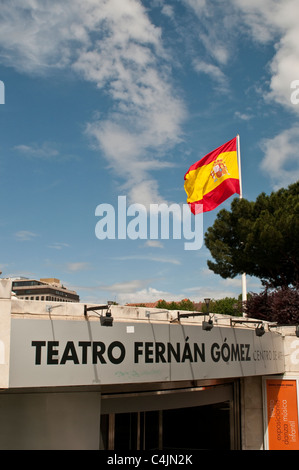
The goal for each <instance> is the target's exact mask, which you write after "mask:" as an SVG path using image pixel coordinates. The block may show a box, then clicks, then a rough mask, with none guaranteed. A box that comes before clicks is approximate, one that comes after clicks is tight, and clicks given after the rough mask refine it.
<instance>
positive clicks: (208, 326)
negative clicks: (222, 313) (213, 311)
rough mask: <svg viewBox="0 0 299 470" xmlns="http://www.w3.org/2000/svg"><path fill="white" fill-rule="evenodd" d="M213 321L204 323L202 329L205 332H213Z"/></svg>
mask: <svg viewBox="0 0 299 470" xmlns="http://www.w3.org/2000/svg"><path fill="white" fill-rule="evenodd" d="M213 326H214V325H213V321H212V320H211V319H210V320H208V321H203V322H202V329H203V330H205V331H211V329H212V328H213Z"/></svg>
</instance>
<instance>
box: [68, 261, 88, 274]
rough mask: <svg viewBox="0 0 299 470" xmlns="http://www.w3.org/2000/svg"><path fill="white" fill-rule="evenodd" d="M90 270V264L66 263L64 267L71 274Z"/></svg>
mask: <svg viewBox="0 0 299 470" xmlns="http://www.w3.org/2000/svg"><path fill="white" fill-rule="evenodd" d="M90 268H91V266H90V263H86V262H73V263H67V265H66V269H67V270H68V271H71V272H77V271H84V270H86V269H90Z"/></svg>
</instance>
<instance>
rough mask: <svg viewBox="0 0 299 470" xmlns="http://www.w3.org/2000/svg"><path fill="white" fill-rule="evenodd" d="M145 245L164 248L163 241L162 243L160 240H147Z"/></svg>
mask: <svg viewBox="0 0 299 470" xmlns="http://www.w3.org/2000/svg"><path fill="white" fill-rule="evenodd" d="M144 246H146V247H149V248H163V243H161V242H160V241H159V240H147V241H146V242H145V244H144Z"/></svg>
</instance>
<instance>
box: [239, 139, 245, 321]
mask: <svg viewBox="0 0 299 470" xmlns="http://www.w3.org/2000/svg"><path fill="white" fill-rule="evenodd" d="M237 156H238V168H239V183H240V199H242V198H243V189H242V172H241V152H240V136H239V134H237ZM246 300H247V286H246V273H243V274H242V302H245V301H246ZM244 316H245V314H244V312H243V317H244Z"/></svg>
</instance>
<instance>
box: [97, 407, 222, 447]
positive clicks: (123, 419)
mask: <svg viewBox="0 0 299 470" xmlns="http://www.w3.org/2000/svg"><path fill="white" fill-rule="evenodd" d="M230 417H231V410H230V403H229V402H223V403H217V404H212V405H206V406H197V407H190V408H178V409H169V410H159V411H140V412H132V413H117V414H109V415H103V416H102V421H101V423H102V436H103V442H102V448H103V449H113V450H116V451H128V450H132V451H133V450H176V451H179V450H181V451H183V450H202V449H204V450H213V449H217V450H229V449H231V423H230Z"/></svg>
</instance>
